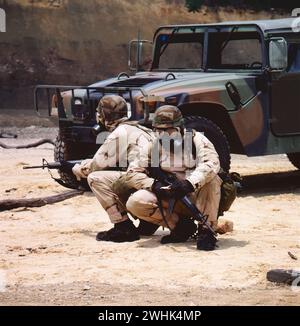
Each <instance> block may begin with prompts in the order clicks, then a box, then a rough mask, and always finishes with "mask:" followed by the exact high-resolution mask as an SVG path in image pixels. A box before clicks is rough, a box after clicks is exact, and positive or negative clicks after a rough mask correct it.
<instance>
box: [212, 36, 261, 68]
mask: <svg viewBox="0 0 300 326" xmlns="http://www.w3.org/2000/svg"><path fill="white" fill-rule="evenodd" d="M262 63H263V58H262V48H261V42H260V38H259V35H258V33H257V32H237V33H234V32H233V33H211V35H210V36H209V49H208V68H211V69H241V70H243V69H259V70H260V69H261V68H262Z"/></svg>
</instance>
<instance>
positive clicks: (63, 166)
mask: <svg viewBox="0 0 300 326" xmlns="http://www.w3.org/2000/svg"><path fill="white" fill-rule="evenodd" d="M81 162H82V161H57V162H51V163H48V162H47V161H46V160H45V159H44V158H43V160H42V165H33V166H24V167H23V169H24V170H29V169H43V170H44V169H48V170H61V171H62V172H70V171H72V168H73V166H74V165H75V164H77V163H78V164H80V163H81Z"/></svg>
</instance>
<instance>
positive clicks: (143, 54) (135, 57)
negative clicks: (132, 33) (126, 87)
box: [128, 40, 153, 71]
mask: <svg viewBox="0 0 300 326" xmlns="http://www.w3.org/2000/svg"><path fill="white" fill-rule="evenodd" d="M152 50H153V44H152V42H151V41H147V40H132V41H130V43H129V52H128V67H129V69H130V70H132V71H145V70H149V69H150V68H151V65H152Z"/></svg>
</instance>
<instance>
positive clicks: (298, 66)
mask: <svg viewBox="0 0 300 326" xmlns="http://www.w3.org/2000/svg"><path fill="white" fill-rule="evenodd" d="M287 70H288V71H290V72H298V71H300V44H294V43H292V44H289V45H288V69H287Z"/></svg>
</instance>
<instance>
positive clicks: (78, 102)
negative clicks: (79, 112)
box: [74, 98, 82, 105]
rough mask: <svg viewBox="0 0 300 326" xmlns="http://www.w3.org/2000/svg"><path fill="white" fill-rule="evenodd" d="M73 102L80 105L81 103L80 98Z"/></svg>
mask: <svg viewBox="0 0 300 326" xmlns="http://www.w3.org/2000/svg"><path fill="white" fill-rule="evenodd" d="M74 104H75V105H81V104H82V100H81V99H79V98H77V99H76V100H75V101H74Z"/></svg>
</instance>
